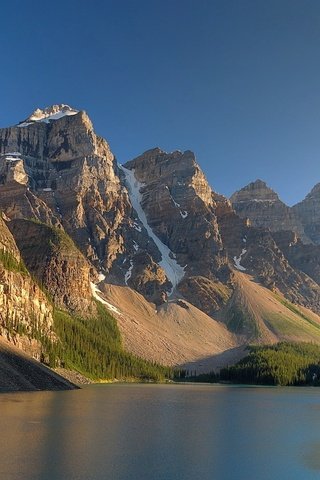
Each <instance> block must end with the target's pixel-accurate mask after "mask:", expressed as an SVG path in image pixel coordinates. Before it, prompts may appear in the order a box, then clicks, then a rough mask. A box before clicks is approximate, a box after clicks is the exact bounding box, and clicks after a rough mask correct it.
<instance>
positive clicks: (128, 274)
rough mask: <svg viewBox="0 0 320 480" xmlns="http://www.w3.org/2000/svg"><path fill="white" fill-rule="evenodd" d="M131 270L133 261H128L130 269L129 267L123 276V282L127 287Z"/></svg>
mask: <svg viewBox="0 0 320 480" xmlns="http://www.w3.org/2000/svg"><path fill="white" fill-rule="evenodd" d="M132 269H133V261H132V260H130V267H129V269H128V271H127V272H126V274H125V276H124V282H125V284H126V285H128V281H129V280H130V278H131V275H132Z"/></svg>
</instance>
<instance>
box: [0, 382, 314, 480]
mask: <svg viewBox="0 0 320 480" xmlns="http://www.w3.org/2000/svg"><path fill="white" fill-rule="evenodd" d="M0 412H1V413H0V431H1V460H0V479H1V480H220V479H221V480H233V479H234V480H242V479H245V480H278V479H279V480H280V479H281V480H296V479H298V480H309V479H310V480H311V479H319V478H320V388H319V389H318V388H255V387H233V386H219V385H217V386H214V385H138V384H132V385H120V384H119V385H92V386H88V387H85V388H84V389H82V390H77V391H67V392H39V393H38V392H37V393H15V394H1V395H0Z"/></svg>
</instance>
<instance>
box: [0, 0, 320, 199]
mask: <svg viewBox="0 0 320 480" xmlns="http://www.w3.org/2000/svg"><path fill="white" fill-rule="evenodd" d="M1 17H2V22H1V29H0V53H1V57H0V58H1V66H0V86H1V89H0V96H1V102H0V126H1V127H4V126H7V125H10V124H15V123H17V122H18V121H20V120H22V119H24V118H25V117H26V116H27V115H29V113H31V112H32V111H33V110H34V109H35V108H36V107H45V106H47V105H51V104H54V103H67V104H70V105H72V106H74V107H76V108H79V109H84V110H86V111H87V112H88V113H89V115H90V117H91V118H92V120H93V122H94V125H95V128H96V131H97V133H98V134H100V135H102V136H103V137H105V138H106V139H107V140H108V141H109V143H110V145H111V148H112V150H113V152H114V153H115V155H116V157H117V158H118V160H119V161H120V162H121V163H122V162H125V161H126V160H129V159H132V158H134V157H135V156H137V155H138V154H140V153H142V152H143V151H145V150H147V149H149V148H152V147H155V146H160V147H161V148H163V149H164V150H167V151H171V150H175V149H179V150H186V149H190V150H193V151H194V152H195V153H196V156H197V159H198V161H199V163H200V165H201V167H202V169H203V170H204V172H205V173H206V175H207V178H208V180H209V182H210V184H211V185H212V187H213V188H214V189H215V190H216V191H218V192H220V193H223V194H225V195H230V194H231V193H233V191H235V190H237V189H239V188H241V187H242V186H244V185H245V184H247V183H248V182H250V181H253V180H255V179H256V178H261V179H264V180H265V181H267V183H268V184H269V185H270V186H272V187H273V188H274V189H275V190H276V191H277V192H278V193H279V195H280V197H281V198H282V199H283V200H284V201H286V202H287V203H289V204H293V203H295V202H297V201H299V200H301V199H302V198H303V197H304V196H305V195H306V194H307V193H308V191H309V190H310V189H311V187H312V186H313V185H314V184H315V183H317V182H320V162H319V158H320V135H319V129H320V2H319V1H317V0H314V1H310V0H301V1H296V0H275V1H274V0H267V1H266V0H263V1H262V0H221V1H220V0H219V1H216V0H208V1H207V0H194V1H191V0H170V1H169V0H161V1H160V0H156V1H155V0H147V1H145V0H132V1H130V0H126V1H121V0H117V1H108V0H105V1H100V0H91V1H90V2H89V1H83V0H64V1H62V0H55V1H54V2H53V1H51V2H49V1H47V0H41V1H39V0H32V1H31V2H25V1H23V0H21V1H18V0H11V1H6V0H4V1H3V2H1Z"/></svg>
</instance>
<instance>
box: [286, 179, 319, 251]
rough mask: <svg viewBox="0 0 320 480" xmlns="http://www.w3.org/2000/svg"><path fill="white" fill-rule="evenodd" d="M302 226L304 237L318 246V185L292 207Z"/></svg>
mask: <svg viewBox="0 0 320 480" xmlns="http://www.w3.org/2000/svg"><path fill="white" fill-rule="evenodd" d="M292 210H293V212H294V213H295V215H296V217H297V218H298V219H299V221H300V222H301V224H302V225H303V228H304V231H305V233H306V235H308V237H309V238H310V239H311V240H312V242H313V243H315V244H316V245H320V183H317V185H315V186H314V187H313V189H312V190H311V192H310V193H309V194H308V195H307V196H306V198H305V199H304V200H303V201H302V202H299V203H297V204H296V205H294V206H293V207H292Z"/></svg>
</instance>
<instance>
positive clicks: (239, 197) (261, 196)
mask: <svg viewBox="0 0 320 480" xmlns="http://www.w3.org/2000/svg"><path fill="white" fill-rule="evenodd" d="M230 200H231V202H232V203H238V202H250V201H251V202H252V201H253V202H256V201H259V202H263V201H266V202H270V201H280V200H279V197H278V194H277V193H276V192H275V191H274V190H272V188H270V187H268V185H267V184H266V182H264V181H263V180H260V179H259V178H258V179H257V180H255V181H254V182H251V183H249V184H248V185H246V186H245V187H243V188H241V190H238V191H237V192H235V193H234V194H233V195H232V196H231V197H230Z"/></svg>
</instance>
